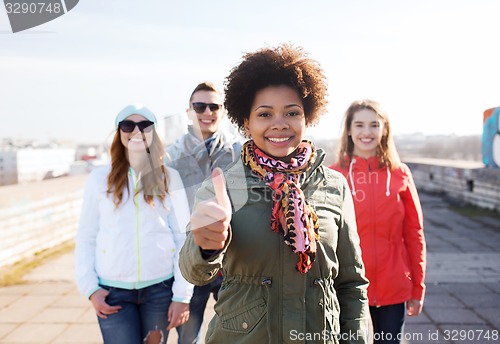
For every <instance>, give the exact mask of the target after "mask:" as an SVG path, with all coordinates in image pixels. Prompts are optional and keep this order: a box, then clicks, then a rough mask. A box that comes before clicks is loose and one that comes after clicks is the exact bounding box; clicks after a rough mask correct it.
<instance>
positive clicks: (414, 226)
mask: <svg viewBox="0 0 500 344" xmlns="http://www.w3.org/2000/svg"><path fill="white" fill-rule="evenodd" d="M403 172H404V174H403V175H404V176H405V179H406V184H407V187H406V189H405V190H404V191H403V192H402V194H401V198H402V200H403V204H404V207H405V219H404V223H403V226H404V227H403V238H404V242H405V245H406V251H407V252H408V259H409V262H410V270H411V278H412V281H413V291H412V298H413V299H416V300H423V299H424V295H425V284H424V280H425V262H426V247H425V237H424V220H423V214H422V207H421V205H420V200H419V197H418V193H417V188H416V187H415V183H414V181H413V177H412V174H411V171H410V169H409V168H408V167H407V166H406V165H404V166H403Z"/></svg>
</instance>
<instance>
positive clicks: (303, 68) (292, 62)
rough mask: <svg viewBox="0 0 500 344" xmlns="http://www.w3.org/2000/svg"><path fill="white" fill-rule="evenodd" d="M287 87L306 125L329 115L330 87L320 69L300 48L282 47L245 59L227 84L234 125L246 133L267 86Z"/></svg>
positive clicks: (286, 44) (226, 95) (268, 49)
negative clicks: (296, 98) (301, 109)
mask: <svg viewBox="0 0 500 344" xmlns="http://www.w3.org/2000/svg"><path fill="white" fill-rule="evenodd" d="M279 85H286V86H290V87H292V88H293V89H295V90H297V93H298V95H299V97H300V98H301V99H302V102H303V105H304V114H305V117H306V123H307V124H308V125H309V124H313V123H315V122H317V120H318V118H319V116H321V115H322V114H323V113H325V112H326V104H327V100H326V95H327V85H326V78H325V76H324V74H323V70H322V69H321V67H320V65H319V64H318V63H317V62H316V61H315V60H312V59H310V58H309V57H308V54H307V53H306V52H304V50H303V49H302V48H301V47H294V46H293V45H291V44H288V43H285V44H281V45H279V46H277V47H275V48H263V49H260V50H258V51H256V52H253V53H247V54H245V55H243V60H242V61H241V63H240V64H239V65H237V66H236V67H234V68H233V69H232V70H231V72H230V74H229V76H227V77H226V80H225V82H224V86H225V88H224V93H225V100H224V106H225V108H226V110H227V111H228V117H229V118H230V120H231V122H233V123H234V124H235V125H236V126H238V128H239V130H240V131H241V132H244V121H245V119H246V118H249V116H250V112H251V106H252V104H253V101H254V99H255V94H256V93H257V92H258V91H259V90H261V89H263V88H265V87H268V86H279Z"/></svg>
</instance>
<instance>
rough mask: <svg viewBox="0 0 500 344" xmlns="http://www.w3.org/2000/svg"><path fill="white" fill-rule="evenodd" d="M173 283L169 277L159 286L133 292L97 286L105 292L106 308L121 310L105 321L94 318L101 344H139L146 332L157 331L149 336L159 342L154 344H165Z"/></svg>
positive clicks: (172, 279)
mask: <svg viewBox="0 0 500 344" xmlns="http://www.w3.org/2000/svg"><path fill="white" fill-rule="evenodd" d="M173 281H174V278H173V277H172V278H170V279H168V280H165V281H163V282H161V283H158V284H155V285H152V286H149V287H146V288H143V289H133V290H128V289H121V288H114V287H108V286H101V287H102V288H104V289H106V290H108V291H109V295H108V296H107V297H106V302H107V303H108V304H109V305H112V306H117V305H119V306H122V309H120V311H118V313H115V314H111V315H108V318H107V319H102V318H99V317H98V321H99V326H100V328H101V333H102V337H103V339H104V343H105V344H138V343H142V342H143V340H144V338H146V336H148V334H149V333H150V331H160V332H156V333H154V334H153V335H152V336H158V337H162V338H163V339H162V340H161V341H155V342H156V343H161V344H164V343H166V342H167V337H168V331H167V326H168V320H167V316H168V308H169V307H170V303H171V302H172V283H173ZM144 342H146V341H144Z"/></svg>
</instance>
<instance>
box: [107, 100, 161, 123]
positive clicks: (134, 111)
mask: <svg viewBox="0 0 500 344" xmlns="http://www.w3.org/2000/svg"><path fill="white" fill-rule="evenodd" d="M132 115H141V116H142V117H144V118H146V119H147V120H148V121H151V122H153V123H154V124H155V125H156V116H155V114H154V113H153V112H152V111H151V110H149V109H148V108H147V107H145V106H144V105H142V104H130V105H127V106H126V107H124V108H123V110H122V111H120V112H119V113H118V115H116V118H115V125H116V127H118V124H119V123H120V122H121V121H123V120H124V119H125V118H127V117H128V116H132Z"/></svg>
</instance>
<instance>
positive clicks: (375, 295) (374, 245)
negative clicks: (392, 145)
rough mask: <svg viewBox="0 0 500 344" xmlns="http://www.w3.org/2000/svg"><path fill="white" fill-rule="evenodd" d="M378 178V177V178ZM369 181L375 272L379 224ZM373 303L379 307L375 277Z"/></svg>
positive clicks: (373, 193) (372, 187)
mask: <svg viewBox="0 0 500 344" xmlns="http://www.w3.org/2000/svg"><path fill="white" fill-rule="evenodd" d="M370 172H371V167H370V165H369V164H368V176H370ZM377 180H378V179H377ZM368 181H370V200H369V202H370V210H371V219H372V235H373V247H374V253H375V254H374V260H375V272H376V271H377V270H378V259H377V258H378V253H377V235H376V233H375V232H376V230H377V226H376V225H375V217H376V215H375V214H376V213H375V203H374V198H375V191H374V190H375V187H374V185H373V184H372V183H371V179H370V178H369V179H368ZM373 303H374V304H375V307H378V305H377V280H376V279H375V281H374V283H373Z"/></svg>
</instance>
